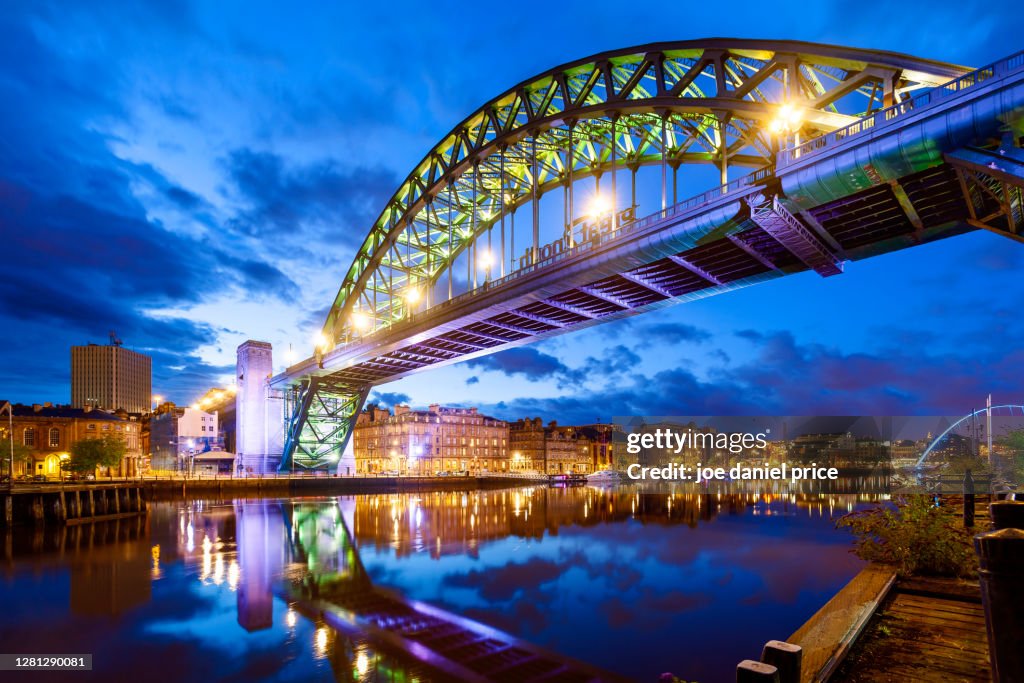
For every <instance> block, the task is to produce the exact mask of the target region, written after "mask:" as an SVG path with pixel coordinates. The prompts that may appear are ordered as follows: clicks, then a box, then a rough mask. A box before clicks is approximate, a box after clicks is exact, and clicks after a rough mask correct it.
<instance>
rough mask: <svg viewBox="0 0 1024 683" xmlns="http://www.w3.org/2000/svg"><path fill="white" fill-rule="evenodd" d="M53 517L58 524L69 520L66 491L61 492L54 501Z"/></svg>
mask: <svg viewBox="0 0 1024 683" xmlns="http://www.w3.org/2000/svg"><path fill="white" fill-rule="evenodd" d="M53 516H54V517H55V518H56V519H57V521H58V522H63V521H65V520H67V518H68V508H67V499H66V498H65V497H64V491H61V492H60V493H59V494H58V495H57V496H56V500H54V501H53Z"/></svg>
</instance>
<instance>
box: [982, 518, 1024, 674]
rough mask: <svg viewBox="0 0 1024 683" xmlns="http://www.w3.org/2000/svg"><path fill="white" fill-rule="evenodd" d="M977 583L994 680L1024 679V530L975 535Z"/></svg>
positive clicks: (1000, 530)
mask: <svg viewBox="0 0 1024 683" xmlns="http://www.w3.org/2000/svg"><path fill="white" fill-rule="evenodd" d="M974 549H975V551H976V552H977V553H978V564H979V570H978V582H979V583H980V584H981V602H982V604H983V605H984V606H985V631H986V633H987V634H988V653H989V661H990V662H991V664H992V680H993V681H996V682H997V683H1004V682H1006V683H1009V682H1010V681H1024V648H1021V647H1020V642H1021V641H1022V640H1024V611H1022V610H1021V608H1020V606H1021V605H1024V582H1022V581H1021V576H1024V530H1022V529H999V530H998V531H989V532H987V533H984V534H978V535H977V536H975V537H974Z"/></svg>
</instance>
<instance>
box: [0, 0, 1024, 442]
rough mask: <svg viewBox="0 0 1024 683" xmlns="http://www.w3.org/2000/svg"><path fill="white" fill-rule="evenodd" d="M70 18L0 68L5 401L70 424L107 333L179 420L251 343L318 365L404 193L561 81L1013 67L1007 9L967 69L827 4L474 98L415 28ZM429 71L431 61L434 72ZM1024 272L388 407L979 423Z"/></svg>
mask: <svg viewBox="0 0 1024 683" xmlns="http://www.w3.org/2000/svg"><path fill="white" fill-rule="evenodd" d="M58 6H59V5H33V6H32V7H31V8H20V9H16V10H15V11H14V12H12V13H11V15H9V16H7V17H5V18H3V19H0V22H3V24H4V28H5V34H7V35H11V36H12V37H13V38H14V39H13V40H12V41H10V43H9V45H8V46H7V48H6V49H5V50H4V52H3V53H2V57H0V63H2V65H3V66H2V67H0V68H2V71H3V73H4V74H5V75H6V79H5V80H3V81H2V82H0V94H2V95H3V98H4V101H6V102H11V103H13V106H12V107H11V108H10V110H9V111H8V112H6V113H5V114H0V133H2V136H0V137H2V138H3V139H4V140H5V141H6V146H7V147H8V154H6V155H4V160H3V161H2V162H0V228H2V230H3V235H4V238H5V240H7V241H8V243H9V245H10V246H11V250H10V254H11V263H12V266H11V268H10V274H9V278H8V280H7V281H6V282H5V284H4V285H3V286H2V287H0V320H2V321H3V322H4V323H5V324H6V325H7V326H8V328H10V329H16V330H18V331H19V332H18V334H17V335H15V337H14V338H13V339H12V340H11V343H10V345H9V348H8V350H7V363H6V364H5V366H6V372H5V376H4V379H3V380H2V381H0V397H4V398H7V397H9V398H10V399H11V400H13V401H20V402H23V403H29V404H31V403H36V402H43V401H54V402H64V400H65V397H66V396H68V395H69V393H70V392H69V387H68V377H69V375H70V369H69V368H68V367H67V348H68V347H69V346H72V345H77V344H84V343H88V342H90V341H97V342H101V341H102V340H103V338H104V337H105V336H106V334H107V331H108V330H109V329H111V328H113V329H116V330H117V332H118V333H119V335H120V336H121V337H122V338H123V339H124V340H125V345H126V347H128V348H135V349H137V350H139V351H141V352H143V353H146V354H147V355H151V356H152V357H153V363H154V393H156V394H159V395H161V396H164V397H166V398H168V399H171V400H174V401H175V402H176V403H178V404H179V405H189V404H191V403H192V402H194V401H195V400H196V398H198V397H199V396H200V395H201V394H202V393H203V392H204V391H205V390H206V389H207V388H209V387H210V386H216V385H222V386H223V385H226V384H228V383H229V381H228V380H229V379H230V377H232V376H233V374H234V370H233V367H234V364H233V362H232V357H233V354H234V348H235V346H237V344H239V343H241V342H242V341H244V340H245V339H249V338H251V339H257V340H266V341H270V342H272V343H273V344H274V347H275V369H279V368H280V366H281V358H282V355H283V353H284V352H285V350H286V349H287V348H288V345H289V344H292V345H293V347H294V349H295V351H296V354H297V355H298V356H300V357H304V356H306V355H309V353H310V351H311V348H312V341H311V340H312V336H313V333H314V332H315V331H316V330H317V329H318V328H319V325H320V324H321V322H322V320H323V317H324V313H325V309H326V306H327V304H328V303H329V302H330V300H331V299H332V298H333V295H334V293H335V291H336V288H337V286H338V284H339V282H340V280H341V277H342V275H343V273H344V271H345V269H346V268H347V267H348V264H349V262H350V260H351V257H352V254H353V249H354V246H355V245H356V244H357V243H358V242H359V241H361V240H362V238H363V236H364V235H365V233H366V231H367V230H368V227H369V225H370V223H371V222H372V220H373V219H374V218H375V217H376V215H377V213H378V212H379V210H380V209H381V207H382V205H383V203H384V202H385V201H386V200H387V198H388V197H389V196H390V193H391V192H392V191H393V190H394V189H395V187H397V185H398V183H399V181H400V180H401V178H402V177H404V175H405V173H407V172H408V170H409V169H410V168H411V167H412V165H413V164H415V163H416V162H417V161H418V160H419V159H420V158H421V157H422V155H423V154H424V153H425V152H426V150H428V149H429V148H430V146H431V145H432V144H434V143H435V142H436V141H437V140H438V139H440V138H441V137H442V136H443V135H444V134H445V133H446V132H447V131H448V130H449V129H450V128H451V127H452V126H453V125H454V124H455V123H456V122H458V121H459V120H461V119H462V118H463V117H464V116H465V115H466V114H468V113H469V112H470V111H472V110H473V109H474V108H475V107H476V106H478V105H479V104H480V103H481V102H482V101H485V100H486V99H488V98H490V97H492V96H493V95H495V94H496V93H497V92H498V91H500V89H501V88H503V87H508V86H511V85H512V84H513V83H516V82H518V81H520V80H522V79H524V78H528V77H530V76H531V75H533V74H535V73H537V72H540V71H541V70H543V69H545V68H547V67H549V66H551V65H553V64H557V63H562V62H566V61H569V60H573V59H577V58H580V57H584V56H586V55H589V54H592V53H595V52H600V51H603V50H606V49H611V48H617V47H624V46H627V45H636V44H643V43H648V42H653V41H656V40H667V39H678V38H696V37H700V36H702V35H711V34H715V35H737V36H741V37H747V36H749V37H757V36H768V35H775V34H782V33H785V34H786V36H787V37H788V38H794V39H803V40H812V41H820V42H832V43H841V44H847V45H852V46H856V47H876V48H880V49H887V50H894V51H900V52H906V53H909V54H915V55H919V56H922V57H926V58H932V59H937V60H944V61H950V62H956V63H961V64H967V65H972V66H979V65H981V64H984V63H986V62H988V61H991V60H993V59H996V58H999V57H1002V56H1004V55H1005V54H1008V53H1010V52H1012V51H1013V50H1015V49H1018V48H1019V47H1020V46H1019V44H1016V43H1015V42H1014V37H1013V34H1012V31H1011V30H1010V29H1009V28H1008V27H1007V26H1006V25H1005V24H1004V23H1001V22H999V21H997V18H998V17H999V16H1000V14H1001V13H1005V11H1009V7H1010V6H1009V4H1008V3H1007V4H1006V7H1005V8H1004V10H1003V12H1000V11H999V9H998V8H992V7H991V6H986V7H987V9H986V11H985V12H984V13H982V12H974V15H975V17H976V18H977V20H975V21H972V22H971V24H970V28H969V30H966V31H965V32H964V34H963V35H962V36H961V39H960V40H959V41H958V42H957V43H956V44H950V43H948V41H939V40H937V36H938V35H939V32H938V29H939V27H942V29H943V30H945V27H946V26H948V25H952V24H957V25H960V24H962V23H963V22H957V21H956V17H957V16H960V13H961V12H963V11H964V9H963V8H964V7H965V5H964V4H962V3H961V4H953V3H929V4H928V5H927V6H925V5H924V4H923V3H921V4H920V8H921V9H922V11H921V14H922V15H927V16H928V21H926V22H925V23H924V25H923V27H922V30H920V31H918V32H915V33H912V34H907V33H904V32H902V31H898V30H897V29H896V28H895V27H894V28H891V29H888V30H884V29H882V30H880V29H879V27H878V26H877V25H876V24H875V23H874V22H871V21H868V20H867V19H866V17H858V16H853V17H851V16H849V15H848V13H847V12H845V11H844V10H843V9H842V7H841V6H840V5H838V4H828V3H826V4H823V5H821V6H818V7H816V8H815V10H814V11H813V12H805V11H804V10H799V11H798V10H796V9H790V8H784V9H779V10H776V9H771V10H769V8H760V9H753V10H751V11H752V12H753V14H752V15H751V17H752V20H751V21H750V23H748V24H746V25H734V24H730V23H727V22H726V21H724V20H722V19H720V18H716V17H715V16H714V15H713V13H710V12H709V16H704V17H701V23H702V28H701V31H700V34H699V35H698V34H694V33H691V32H689V31H687V30H680V31H673V30H671V29H663V28H660V27H652V26H649V25H638V26H632V27H622V26H620V25H618V22H614V21H610V20H608V19H607V18H605V17H604V16H603V13H602V12H600V11H598V12H594V13H588V14H587V15H586V16H585V17H584V18H581V19H579V21H580V22H582V26H578V27H576V28H577V30H573V31H569V32H568V35H569V36H570V40H567V41H554V42H550V41H549V42H545V41H543V40H540V39H539V36H540V31H541V29H540V28H539V27H537V26H533V25H529V24H526V25H517V26H515V27H513V28H512V29H511V31H512V34H513V35H516V36H519V38H520V39H521V40H522V41H523V42H524V44H530V45H532V46H534V49H533V50H531V51H529V52H525V53H523V52H518V51H498V53H495V54H494V55H493V56H492V59H491V60H490V61H489V62H488V63H487V67H486V70H487V76H488V77H487V78H486V79H482V78H479V76H480V74H481V70H482V69H483V68H484V67H482V66H481V65H480V64H479V63H475V62H467V60H466V59H465V57H466V55H470V54H476V53H478V52H479V51H480V50H481V49H484V46H483V45H482V44H481V43H480V40H479V39H473V40H470V39H466V41H449V42H446V43H445V44H444V45H440V46H439V45H436V44H434V43H433V42H429V43H428V41H429V40H430V39H429V33H430V31H423V30H421V28H422V27H419V26H417V27H416V28H415V30H414V29H413V28H412V27H411V26H408V27H407V26H401V25H400V26H397V27H396V26H394V25H393V24H392V23H391V22H389V23H388V25H389V28H390V30H392V31H395V32H397V35H398V36H401V37H402V40H396V41H395V42H396V43H401V44H403V45H404V47H403V48H401V49H396V50H395V51H390V52H389V51H385V53H384V54H382V55H380V56H378V57H377V58H376V59H377V60H379V61H376V60H375V61H373V62H371V61H368V60H366V59H365V58H364V57H363V55H365V54H367V53H368V51H367V50H366V49H361V48H365V47H368V45H369V44H371V43H372V42H373V39H374V37H375V36H376V37H378V38H379V37H380V36H381V35H382V33H381V32H382V29H381V28H379V26H382V25H383V21H384V18H383V17H378V16H376V15H375V13H376V10H373V9H361V10H339V12H340V14H335V15H330V16H327V17H323V18H321V19H320V20H318V22H317V25H313V24H312V23H310V21H309V20H306V19H304V18H302V17H300V16H291V17H289V18H288V20H287V23H286V24H284V25H283V28H285V29H287V30H282V31H280V32H277V31H271V30H269V29H268V28H266V27H268V26H281V25H280V24H277V23H275V22H273V21H269V20H267V19H268V17H267V14H268V12H269V11H270V10H268V9H267V8H261V7H256V8H254V9H253V12H252V16H249V17H243V18H239V17H235V18H233V20H232V21H230V22H225V21H221V20H222V19H223V18H224V17H223V16H221V14H220V13H221V12H225V13H226V12H230V11H231V10H230V9H229V8H217V9H213V8H209V7H205V8H204V7H190V6H188V5H187V4H186V5H181V6H175V7H172V8H170V9H166V10H161V9H157V8H152V7H149V8H146V7H139V8H134V9H133V10H132V11H131V12H129V13H127V14H124V15H122V16H120V17H118V18H116V19H111V18H110V17H106V16H102V15H101V13H99V12H97V13H93V12H91V11H89V10H83V9H80V8H74V9H69V10H68V11H58ZM925 7H927V11H925V10H924V8H925ZM164 11H165V12H167V14H165V15H160V16H156V17H153V16H150V13H159V12H164ZM687 11H689V12H693V11H697V12H699V11H700V10H690V9H688V10H687ZM907 11H908V12H909V11H913V6H911V9H910V10H907ZM441 14H443V12H441ZM798 17H799V21H798V20H797V18H798ZM101 18H102V21H101ZM678 18H679V24H680V25H684V21H683V20H684V19H685V18H686V16H685V15H684V14H683V13H682V11H680V14H679V15H678ZM839 19H841V21H839ZM152 20H155V21H152ZM430 21H436V19H430ZM553 21H566V20H564V19H553ZM378 22H380V23H379V24H378ZM143 27H145V28H143ZM556 32H557V31H556ZM300 34H301V35H303V36H304V39H303V40H297V39H295V38H294V37H289V36H292V35H300ZM362 34H366V35H362ZM343 45H344V46H347V47H342V46H343ZM427 47H429V48H430V49H431V50H434V51H435V52H430V53H429V54H431V55H432V56H433V58H432V59H429V60H418V59H417V58H416V57H415V55H417V54H422V53H425V51H426V48H427ZM26 57H28V59H27V58H26ZM410 65H411V67H410ZM210 93H215V94H214V95H212V96H208V95H209V94H210ZM711 184H712V183H711V182H704V181H695V182H694V184H693V185H692V186H688V187H686V188H681V194H682V196H684V197H686V196H690V195H693V194H696V193H698V192H700V191H703V190H704V189H706V188H707V187H709V186H710V185H711ZM640 214H641V215H642V214H643V210H642V208H641V210H640ZM41 236H44V237H45V239H40V237H41ZM1016 247H1017V245H1015V244H1012V243H1010V244H1007V243H1006V242H1005V241H1004V240H1003V238H1000V237H998V236H995V235H991V234H987V233H985V232H981V231H979V232H975V233H971V234H968V235H963V236H959V237H956V238H953V239H951V240H944V241H942V242H939V243H934V244H928V245H923V246H920V247H917V248H915V249H913V250H906V251H904V252H897V253H894V254H890V255H887V256H884V257H879V258H877V259H873V260H870V261H866V262H858V263H854V264H849V265H848V268H847V272H846V273H845V274H843V275H842V276H839V277H835V278H830V279H828V280H821V279H820V278H817V276H816V275H814V274H813V273H810V274H802V275H798V276H794V277H791V278H785V279H783V280H780V281H777V282H772V283H768V284H764V285H759V286H758V287H755V288H749V289H745V290H741V291H737V292H731V293H729V294H727V295H724V296H719V297H712V298H710V299H706V300H701V301H697V302H693V303H688V304H686V305H682V306H677V307H674V308H670V309H663V310H659V311H656V312H654V313H650V314H648V315H646V316H641V317H639V318H635V319H629V320H625V321H619V322H615V323H610V324H607V325H604V326H601V327H597V328H594V329H592V330H587V331H583V332H580V333H578V334H575V335H571V336H567V337H563V338H559V339H554V340H548V341H545V342H542V343H540V344H537V345H533V346H526V347H520V348H516V349H512V350H510V351H505V352H502V353H498V354H495V355H493V356H488V357H484V358H479V359H474V360H470V361H467V362H465V363H462V364H459V365H457V366H453V367H449V368H444V369H441V370H437V371H433V372H431V373H429V374H424V375H420V376H415V377H411V378H408V379H406V380H402V381H400V382H398V383H395V384H392V385H386V386H383V387H379V388H378V389H377V390H376V391H375V393H374V394H372V395H371V400H374V399H379V400H382V401H383V402H385V403H387V404H389V405H393V404H395V403H400V402H403V401H405V402H411V403H413V404H415V405H426V404H429V403H433V402H439V403H443V404H446V405H453V404H462V405H479V406H480V408H481V410H482V411H484V412H487V413H488V414H493V415H495V416H496V417H500V418H502V419H515V418H516V417H520V416H523V415H544V416H545V419H556V420H558V421H559V422H563V423H590V422H594V421H596V420H598V419H602V420H604V421H609V420H610V419H611V418H612V417H613V416H614V415H630V414H638V415H641V414H647V415H657V414H673V413H675V414H678V413H684V414H687V413H692V414H738V413H739V414H744V413H745V414H750V413H753V414H802V413H822V412H824V413H832V414H879V413H889V414H923V413H933V414H962V413H964V412H966V411H967V410H969V409H971V408H974V407H977V406H978V404H979V402H980V401H981V400H982V397H983V396H984V395H985V394H987V393H989V392H991V393H994V394H995V395H996V396H997V397H1000V398H1004V399H1005V400H1006V401H1007V402H1020V398H1021V396H1024V383H1022V382H1021V380H1019V379H1017V377H1018V375H1019V372H1015V368H1019V367H1020V363H1021V361H1022V360H1024V352H1022V351H1020V350H1019V349H1007V345H1008V344H1009V342H1006V341H1003V340H1012V339H1015V338H1019V336H1020V334H1021V333H1022V332H1024V323H1022V321H1021V320H1020V318H1019V316H1016V315H1015V314H1014V310H1013V303H1014V302H1015V301H1016V300H1019V299H1020V295H1021V294H1024V284H1022V283H1021V282H1020V281H1019V278H1015V277H1014V276H1015V274H1016V272H1019V270H1020V268H1021V267H1022V266H1024V253H1022V252H1024V250H1021V249H1018V248H1016ZM53 266H57V267H56V268H55V267H53ZM44 273H45V275H44ZM26 301H27V302H29V303H30V305H26ZM602 413H604V414H602Z"/></svg>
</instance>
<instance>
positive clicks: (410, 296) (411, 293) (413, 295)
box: [402, 287, 423, 315]
mask: <svg viewBox="0 0 1024 683" xmlns="http://www.w3.org/2000/svg"><path fill="white" fill-rule="evenodd" d="M402 298H403V299H405V307H406V309H407V310H408V312H409V314H410V315H411V314H412V309H413V307H414V306H415V305H416V304H418V303H419V302H420V300H421V299H422V298H423V292H421V291H420V290H419V288H418V287H409V289H407V290H405V294H403V295H402Z"/></svg>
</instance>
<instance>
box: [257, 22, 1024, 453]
mask: <svg viewBox="0 0 1024 683" xmlns="http://www.w3.org/2000/svg"><path fill="white" fill-rule="evenodd" d="M1022 137H1024V52H1022V53H1017V54H1014V55H1012V56H1010V57H1007V58H1005V59H1002V60H1000V61H998V62H996V63H994V64H990V65H988V66H985V67H982V68H980V69H971V68H969V67H964V66H957V65H953V64H946V63H942V62H937V61H931V60H926V59H919V58H915V57H911V56H907V55H902V54H896V53H890V52H878V51H872V50H861V49H854V48H846V47H836V46H830V45H819V44H812V43H803V42H794V41H761V40H736V39H710V40H701V41H686V42H677V43H659V44H653V45H644V46H641V47H636V48H630V49H624V50H617V51H613V52H607V53H604V54H600V55H596V56H593V57H589V58H586V59H583V60H580V61H576V62H572V63H569V64H565V65H562V66H559V67H556V68H554V69H551V70H550V71H547V72H545V73H543V74H540V75H538V76H537V77H535V78H531V79H529V80H527V81H524V82H522V83H520V84H518V85H516V86H515V87H513V88H511V89H509V90H507V91H506V92H504V93H502V94H501V95H499V96H498V97H496V98H494V99H493V100H491V101H490V102H488V103H486V104H485V105H484V106H482V107H480V108H479V109H478V110H477V111H475V112H473V113H472V114H471V115H470V116H468V117H467V118H466V119H465V120H463V121H462V122H461V123H459V124H458V125H457V126H456V127H455V128H453V129H452V131H451V132H450V133H448V134H447V135H446V136H445V137H444V138H443V139H442V140H441V142H440V143H438V144H437V145H436V146H435V147H434V148H433V149H431V150H429V152H428V153H427V154H426V156H424V158H423V160H422V161H421V162H420V163H419V164H418V165H417V166H416V167H415V168H414V169H413V170H412V172H411V173H410V174H409V176H408V177H407V178H406V179H405V181H404V182H403V183H402V184H401V186H400V187H399V188H398V190H397V191H396V192H395V194H394V195H393V196H392V198H391V199H390V200H389V201H388V202H387V205H386V206H385V207H384V209H383V211H382V212H381V214H380V216H379V217H378V218H377V220H376V222H375V223H374V224H373V225H371V226H368V228H369V233H368V235H367V237H366V239H365V240H364V241H363V243H362V245H361V247H360V248H359V250H358V252H357V254H356V256H355V259H354V261H353V262H352V265H351V266H350V268H349V270H348V272H347V273H346V274H345V276H344V279H343V280H342V284H341V288H340V290H339V292H338V295H337V297H336V298H335V300H334V302H333V304H332V306H331V308H330V312H329V314H328V316H327V320H326V321H325V323H324V325H323V328H322V332H321V334H320V335H319V337H318V338H317V340H316V341H315V348H314V349H313V352H312V354H311V355H310V357H309V358H306V359H305V360H302V361H300V362H297V363H294V364H293V365H291V366H290V367H288V368H287V369H286V370H285V371H284V372H282V373H280V374H277V375H276V376H273V377H270V378H269V379H268V378H267V377H266V373H263V374H262V375H260V373H255V372H250V373H249V377H248V379H246V378H245V377H244V376H243V375H244V374H245V373H244V368H243V367H242V363H241V361H240V365H239V367H240V378H239V379H240V381H239V395H238V401H239V403H238V405H239V414H238V425H239V426H238V429H239V444H240V449H239V452H240V454H241V455H242V456H243V462H247V461H248V462H252V461H253V458H252V456H253V454H257V453H259V454H261V457H262V462H263V463H264V465H267V464H268V463H272V465H277V466H279V468H280V469H282V470H289V469H295V468H303V469H328V468H332V467H335V466H339V465H338V463H339V462H340V456H341V453H342V451H343V450H344V448H345V446H346V444H347V442H348V439H349V437H350V435H351V432H352V428H353V425H354V423H355V419H356V416H357V414H358V413H359V411H360V410H361V409H362V405H363V403H364V401H365V400H366V397H367V395H368V393H369V391H370V389H371V388H372V387H374V386H376V385H380V384H383V383H386V382H391V381H393V380H397V379H399V378H401V377H405V376H407V375H410V374H412V373H416V372H422V371H425V370H429V369H431V368H435V367H440V366H443V365H447V364H451V363H456V362H458V361H462V360H466V359H469V358H473V357H478V356H482V355H485V354H490V353H494V352H496V351H501V350H504V349H508V348H511V347H514V346H518V345H522V344H527V343H530V342H533V341H535V340H539V339H544V338H547V337H551V336H553V335H558V334H564V333H567V332H572V331H574V330H578V329H583V328H586V327H589V326H591V325H596V324H598V323H602V322H606V321H612V320H616V319H619V318H623V317H626V316H631V315H635V314H638V313H642V312H645V311H649V310H652V309H656V308H659V307H662V306H667V305H671V304H676V303H681V302H686V301H692V300H694V299H697V298H701V297H706V296H710V295H713V294H720V293H723V292H728V291H730V290H733V289H737V288H739V287H745V286H748V285H752V284H756V283H759V282H764V281H767V280H770V279H773V278H778V277H782V276H785V275H791V274H796V273H800V272H803V271H814V272H815V273H817V274H818V275H820V276H821V277H832V276H836V275H841V274H842V272H843V266H844V263H845V262H847V261H855V260H859V259H865V258H869V257H872V256H876V255H879V254H884V253H887V252H892V251H895V250H899V249H904V248H907V247H913V246H917V245H920V244H924V243H927V242H931V241H934V240H939V239H944V238H947V237H952V236H955V235H958V234H961V233H964V232H966V231H971V230H979V229H980V230H989V231H992V232H994V233H996V234H999V235H1002V236H1005V237H1008V238H1011V239H1013V240H1016V241H1024V227H1022V226H1024V202H1022V193H1024V150H1022V149H1021V141H1022ZM690 165H704V169H703V172H704V173H705V174H708V175H710V176H711V177H712V178H714V177H717V180H718V183H717V184H715V182H714V180H711V181H710V182H709V183H708V184H711V185H715V186H714V187H712V188H711V189H710V190H708V191H706V192H704V193H702V194H699V195H697V196H694V197H690V198H681V197H680V196H679V178H680V175H682V174H684V173H686V172H690V171H691V170H693V169H691V167H690ZM638 177H640V180H641V182H640V184H639V190H638ZM684 181H685V178H684ZM640 197H647V199H648V200H650V198H651V197H654V202H657V201H658V198H660V206H658V204H656V203H655V206H658V209H657V210H656V211H653V212H652V211H649V210H645V209H641V205H640V203H639V198H640ZM808 286H813V285H812V284H811V283H810V282H808ZM268 353H269V351H268ZM240 358H241V349H240ZM261 367H262V366H261ZM268 406H270V407H268ZM268 416H269V417H268ZM275 416H277V417H275ZM278 418H279V419H278ZM276 419H278V421H279V422H281V423H283V425H284V426H283V428H281V427H277V428H276V431H275V428H273V427H272V426H268V424H267V423H268V422H269V423H273V422H275V420H276ZM257 432H259V434H257ZM278 432H279V433H280V436H279V437H275V436H274V434H275V433H278ZM275 439H277V443H276V445H275V443H274V442H275ZM246 444H250V445H248V446H247V445H246ZM252 444H257V445H252ZM279 454H280V455H279ZM278 458H280V459H279V460H278Z"/></svg>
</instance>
